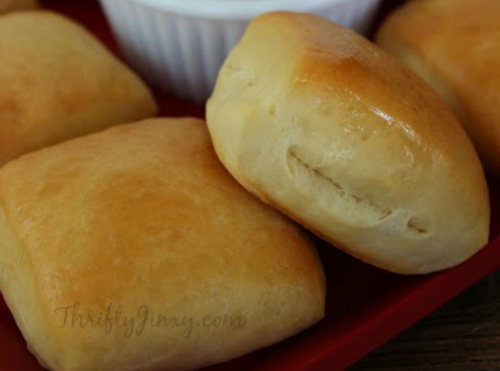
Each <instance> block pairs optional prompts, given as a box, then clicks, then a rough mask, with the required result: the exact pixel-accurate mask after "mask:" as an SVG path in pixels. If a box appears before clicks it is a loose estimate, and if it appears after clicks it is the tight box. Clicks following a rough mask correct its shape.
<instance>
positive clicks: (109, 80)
mask: <svg viewBox="0 0 500 371" xmlns="http://www.w3.org/2000/svg"><path fill="white" fill-rule="evenodd" d="M0 56H1V57H0V165H3V164H5V163H6V162H8V161H10V160H12V159H14V158H16V157H18V156H20V155H22V154H24V153H27V152H31V151H34V150H37V149H39V148H42V147H45V146H49V145H52V144H55V143H58V142H62V141H65V140H68V139H71V138H74V137H78V136H82V135H85V134H88V133H92V132H96V131H101V130H103V129H106V128H108V127H110V126H113V125H116V124H121V123H126V122H132V121H136V120H140V119H143V118H147V117H150V116H153V115H154V114H155V113H156V106H155V103H154V101H153V98H152V96H151V94H150V92H149V91H148V89H147V87H146V86H145V85H144V84H143V83H142V82H141V81H140V80H139V79H138V78H137V77H136V76H135V75H134V74H133V73H132V72H131V71H130V70H128V68H127V67H125V65H124V64H122V63H121V62H120V61H118V60H117V59H116V58H115V57H114V56H112V54H111V53H110V52H108V51H107V50H106V49H105V48H104V47H103V46H102V45H101V44H100V43H99V42H98V41H97V40H96V39H95V38H94V37H92V36H91V35H90V34H89V33H88V32H87V31H85V30H84V29H83V28H81V27H80V26H78V25H77V24H75V23H73V22H72V21H70V20H68V19H66V18H64V17H63V16H60V15H57V14H55V13H51V12H46V11H28V12H18V13H11V14H7V15H4V16H2V17H0Z"/></svg>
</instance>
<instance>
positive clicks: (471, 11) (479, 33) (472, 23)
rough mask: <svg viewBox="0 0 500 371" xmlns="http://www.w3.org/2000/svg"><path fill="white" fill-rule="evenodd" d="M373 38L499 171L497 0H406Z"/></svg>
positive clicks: (488, 164) (491, 167)
mask: <svg viewBox="0 0 500 371" xmlns="http://www.w3.org/2000/svg"><path fill="white" fill-rule="evenodd" d="M377 42H378V43H379V44H380V45H381V46H382V47H384V48H385V49H387V50H388V51H390V52H391V53H393V54H394V55H395V56H396V57H398V58H399V59H400V60H401V61H403V62H404V63H406V65H408V66H409V67H410V68H411V69H413V71H415V72H416V73H417V74H418V75H420V76H421V77H422V78H423V79H424V80H425V81H427V83H429V85H431V86H432V87H433V88H434V90H435V91H436V92H437V93H438V94H439V95H440V96H441V98H442V99H443V100H444V101H445V102H446V103H447V104H448V106H449V107H450V108H451V109H452V111H453V113H454V114H455V115H456V116H457V117H458V118H459V121H460V122H461V123H462V125H463V126H464V127H465V129H466V130H467V132H468V134H469V136H470V137H471V139H472V141H473V143H474V144H475V146H476V149H477V151H478V152H479V155H480V156H481V158H482V160H483V162H484V164H485V167H486V170H487V171H489V172H491V173H492V174H493V175H495V176H496V177H500V109H499V107H500V1H498V0H479V1H478V0H419V1H410V2H408V3H407V4H405V6H403V7H402V8H401V9H400V10H397V11H396V12H394V13H393V14H392V15H390V17H389V18H388V19H387V20H386V21H385V22H384V24H383V26H382V27H381V29H380V30H379V32H378V35H377Z"/></svg>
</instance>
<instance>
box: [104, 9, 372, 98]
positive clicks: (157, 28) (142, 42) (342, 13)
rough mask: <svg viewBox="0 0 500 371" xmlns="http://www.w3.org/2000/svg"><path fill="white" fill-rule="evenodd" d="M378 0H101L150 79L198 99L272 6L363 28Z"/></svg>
mask: <svg viewBox="0 0 500 371" xmlns="http://www.w3.org/2000/svg"><path fill="white" fill-rule="evenodd" d="M380 1H381V0H101V3H102V5H103V8H104V10H105V13H106V14H107V16H108V19H109V21H110V24H111V26H112V28H113V30H114V32H115V35H116V36H117V39H118V42H119V44H120V45H121V47H122V49H123V51H124V52H125V55H126V57H127V59H128V60H129V61H130V63H131V65H132V66H133V67H134V68H135V69H136V70H137V71H138V72H139V73H140V74H141V75H142V76H143V77H144V78H145V79H146V80H148V81H149V82H150V83H151V84H153V85H156V86H159V87H160V88H161V89H162V90H164V91H171V92H173V93H175V94H176V95H178V96H181V97H184V98H190V99H193V100H195V101H198V102H202V101H203V100H205V99H206V98H207V97H208V96H209V95H210V93H211V92H212V89H213V86H214V84H215V80H216V78H217V73H218V71H219V69H220V67H221V65H222V63H223V62H224V59H225V58H226V56H227V55H228V53H229V52H230V51H231V49H232V48H233V47H234V45H235V44H236V43H237V42H238V41H239V39H240V38H241V35H242V34H243V32H244V30H245V27H246V25H247V24H248V22H249V21H250V20H251V19H252V18H254V17H255V16H257V15H259V14H261V13H264V12H267V11H272V10H293V11H302V12H308V13H315V14H318V15H321V16H323V17H325V18H328V19H330V20H332V21H334V22H337V23H340V24H342V25H344V26H346V27H349V28H352V29H354V30H356V31H358V32H361V33H363V32H365V31H366V30H367V28H368V27H369V26H370V25H371V22H372V20H373V16H374V15H375V11H376V9H377V7H378V5H379V3H380Z"/></svg>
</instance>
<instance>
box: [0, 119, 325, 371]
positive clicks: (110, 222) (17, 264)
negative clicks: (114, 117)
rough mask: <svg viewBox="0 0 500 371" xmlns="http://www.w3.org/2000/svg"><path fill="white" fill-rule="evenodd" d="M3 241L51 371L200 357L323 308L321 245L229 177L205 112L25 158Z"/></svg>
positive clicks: (277, 331)
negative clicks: (197, 117) (203, 118)
mask: <svg viewBox="0 0 500 371" xmlns="http://www.w3.org/2000/svg"><path fill="white" fill-rule="evenodd" d="M0 239H1V240H2V243H1V244H0V289H1V291H2V293H3V295H4V297H5V299H6V302H7V304H8V306H9V308H10V309H11V311H12V312H13V314H14V317H15V319H16V321H17V324H18V325H19V327H20V329H21V331H22V333H23V335H24V337H25V338H26V340H27V343H28V346H29V349H30V350H31V351H32V352H33V353H34V354H35V355H36V356H37V358H38V359H39V361H40V362H41V363H42V365H44V366H45V367H47V368H49V369H51V370H57V371H59V370H64V371H69V370H71V371H79V370H81V371H88V370H99V371H106V370H112V371H120V370H123V371H125V370H188V369H194V368H197V367H202V366H205V365H209V364H213V363H217V362H223V361H226V360H229V359H231V358H234V357H238V356H240V355H242V354H245V353H248V352H251V351H253V350H254V349H257V348H260V347H264V346H266V345H269V344H272V343H275V342H277V341H280V340H282V339H284V338H286V337H288V336H291V335H293V334H295V333H297V332H299V331H301V330H303V329H305V328H306V327H308V326H310V325H312V324H313V323H315V322H317V321H318V320H319V319H321V318H322V317H323V311H324V303H325V282H324V276H323V272H322V267H321V263H320V261H319V260H318V257H317V255H316V252H315V250H314V247H313V246H312V244H311V243H310V242H309V240H308V239H307V238H306V237H305V235H304V234H303V231H301V230H300V229H299V228H298V227H296V226H295V225H294V224H293V223H292V222H291V221H289V220H287V219H286V218H285V217H283V216H282V215H281V214H279V213H278V212H276V211H274V210H273V209H271V208H270V207H268V206H267V205H265V204H263V203H261V202H260V201H259V200H257V199H256V198H255V197H253V196H252V195H251V194H249V193H248V192H246V191H245V190H244V189H243V188H242V187H241V186H240V185H239V184H238V183H237V182H236V181H235V180H234V179H233V178H232V177H231V176H230V175H229V173H227V171H226V170H225V169H224V167H223V166H222V165H221V164H220V162H219V160H218V159H217V157H216V155H215V153H214V151H213V147H212V144H211V141H210V137H209V135H208V132H207V129H206V126H205V124H204V122H201V121H198V120H195V119H183V120H182V119H181V120H179V119H177V120H166V119H156V120H150V121H145V122H142V123H138V124H130V125H123V126H119V127H116V128H112V129H109V130H107V131H104V132H102V133H98V134H94V135H90V136H87V137H84V138H78V139H75V140H73V141H69V142H65V143H62V144H59V145H56V146H53V147H49V148H46V149H43V150H40V151H38V152H34V153H30V154H28V155H25V156H23V157H21V158H20V159H18V160H14V161H12V162H10V163H9V164H7V165H6V166H5V167H4V168H3V169H2V170H1V171H0Z"/></svg>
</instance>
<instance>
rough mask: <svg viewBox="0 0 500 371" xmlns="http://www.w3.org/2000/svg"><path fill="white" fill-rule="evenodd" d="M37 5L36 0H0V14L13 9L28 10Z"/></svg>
mask: <svg viewBox="0 0 500 371" xmlns="http://www.w3.org/2000/svg"><path fill="white" fill-rule="evenodd" d="M37 6H38V3H37V1H36V0H0V14H2V13H6V12H10V11H13V10H28V9H34V8H36V7H37Z"/></svg>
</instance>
